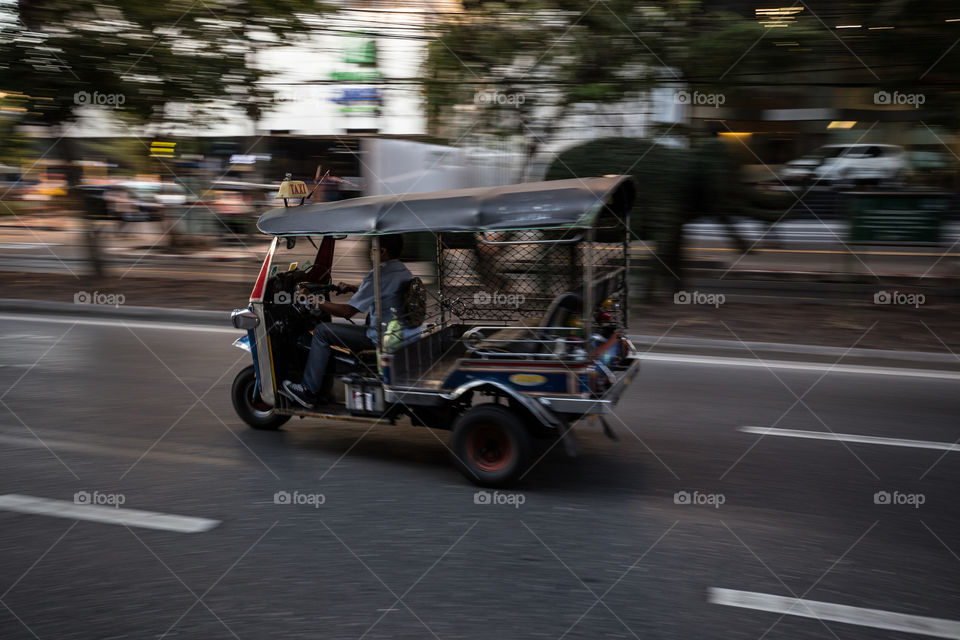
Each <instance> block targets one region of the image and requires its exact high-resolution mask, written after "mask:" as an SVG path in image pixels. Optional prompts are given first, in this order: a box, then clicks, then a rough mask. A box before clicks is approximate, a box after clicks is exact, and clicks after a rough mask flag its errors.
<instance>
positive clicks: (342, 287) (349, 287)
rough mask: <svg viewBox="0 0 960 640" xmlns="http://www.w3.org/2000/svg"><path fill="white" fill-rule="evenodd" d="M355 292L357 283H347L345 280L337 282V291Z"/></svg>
mask: <svg viewBox="0 0 960 640" xmlns="http://www.w3.org/2000/svg"><path fill="white" fill-rule="evenodd" d="M356 292H357V285H355V284H347V283H346V282H340V283H338V284H337V293H340V294H344V293H356Z"/></svg>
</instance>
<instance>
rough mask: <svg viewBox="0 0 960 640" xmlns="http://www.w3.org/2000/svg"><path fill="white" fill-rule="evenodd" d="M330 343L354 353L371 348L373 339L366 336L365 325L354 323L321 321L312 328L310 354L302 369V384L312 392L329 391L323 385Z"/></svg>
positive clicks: (328, 360)
mask: <svg viewBox="0 0 960 640" xmlns="http://www.w3.org/2000/svg"><path fill="white" fill-rule="evenodd" d="M330 345H336V346H338V347H344V348H346V349H349V350H350V351H353V352H354V353H356V352H359V351H363V350H365V349H373V348H374V346H375V345H374V344H373V341H372V340H370V339H369V338H368V337H367V327H365V326H362V325H354V324H330V323H326V322H322V323H320V324H318V325H317V327H316V328H315V329H314V330H313V340H311V342H310V355H309V356H308V357H307V366H306V367H305V368H304V370H303V385H304V386H305V387H306V388H307V389H309V390H310V391H311V392H313V393H321V392H329V388H328V386H327V385H324V376H325V375H326V373H327V365H328V364H330V351H331V350H330Z"/></svg>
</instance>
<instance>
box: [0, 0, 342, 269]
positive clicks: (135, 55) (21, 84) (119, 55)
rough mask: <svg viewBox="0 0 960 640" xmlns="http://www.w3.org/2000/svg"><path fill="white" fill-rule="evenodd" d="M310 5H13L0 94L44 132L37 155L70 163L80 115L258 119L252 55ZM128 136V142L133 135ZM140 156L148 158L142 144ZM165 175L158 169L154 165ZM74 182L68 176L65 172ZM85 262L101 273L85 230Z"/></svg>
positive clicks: (0, 36)
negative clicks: (46, 140) (231, 112)
mask: <svg viewBox="0 0 960 640" xmlns="http://www.w3.org/2000/svg"><path fill="white" fill-rule="evenodd" d="M327 10H329V8H328V7H327V6H326V5H323V4H320V3H318V2H316V1H314V0H269V1H268V0H238V1H231V0H204V1H203V2H193V1H190V0H169V1H168V2H164V3H160V4H153V3H151V2H140V1H137V0H20V1H19V2H18V3H5V4H2V5H0V90H3V91H5V92H12V93H14V94H16V95H19V96H21V97H22V103H23V104H24V105H25V106H27V107H28V109H29V111H28V114H27V115H28V117H27V119H25V122H28V123H33V124H40V125H44V126H47V127H50V128H52V129H53V131H54V134H55V136H60V137H53V138H51V145H50V148H48V149H47V150H46V152H45V153H44V156H47V157H57V156H59V157H61V158H62V159H64V160H66V161H68V162H71V161H74V160H76V159H77V158H78V156H77V155H76V153H77V149H76V145H74V144H71V143H70V142H69V139H68V138H64V137H63V136H65V135H67V134H69V132H70V126H69V125H70V123H71V122H72V121H74V120H75V119H76V118H77V116H78V114H79V113H80V112H81V111H82V110H83V109H84V108H99V109H102V110H104V111H107V112H109V113H112V114H114V115H115V116H116V118H115V120H116V121H117V122H118V123H121V124H122V125H126V126H130V125H134V124H142V123H147V122H149V123H152V124H163V123H170V122H180V123H186V124H192V125H195V126H198V127H202V126H204V125H205V124H206V123H208V122H211V121H212V120H213V119H214V118H215V117H216V116H215V113H214V112H215V111H222V107H223V106H224V105H231V106H236V107H239V108H240V109H241V110H242V111H243V112H244V113H245V114H246V115H247V116H249V117H250V118H253V119H254V120H256V119H258V118H259V116H260V113H261V111H262V109H263V108H264V106H265V104H266V103H267V102H268V101H269V100H270V99H271V93H270V92H269V91H268V90H266V89H265V88H264V87H263V86H262V85H258V84H257V81H258V80H259V79H260V77H261V75H262V74H263V73H264V70H261V69H257V68H256V67H255V66H254V65H253V60H254V56H255V54H256V52H257V51H258V50H260V49H262V48H265V47H269V46H274V45H276V44H279V43H281V42H283V41H284V40H287V39H290V38H294V37H297V36H298V34H302V32H303V30H304V23H303V22H301V20H300V19H299V17H298V16H300V15H305V14H316V13H318V12H322V11H327ZM135 131H138V130H131V133H132V134H133V135H137V134H136V133H135ZM143 146H144V150H143V153H144V155H145V156H146V155H147V154H148V153H149V151H148V148H149V140H148V141H146V142H144V145H143ZM159 169H161V171H163V172H166V170H167V169H166V167H165V166H161V167H159ZM69 173H70V174H71V175H72V177H73V179H74V180H75V179H76V173H77V172H75V171H70V172H69ZM89 227H90V229H91V232H90V233H89V234H88V236H89V240H90V255H91V260H92V262H93V266H94V271H95V272H96V274H97V275H98V276H99V275H102V273H103V265H102V261H101V259H100V256H99V251H98V250H97V241H96V233H95V231H94V229H95V227H94V225H92V224H91V225H89Z"/></svg>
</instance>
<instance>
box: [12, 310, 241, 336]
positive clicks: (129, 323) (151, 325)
mask: <svg viewBox="0 0 960 640" xmlns="http://www.w3.org/2000/svg"><path fill="white" fill-rule="evenodd" d="M0 320H18V321H21V322H54V323H58V324H78V325H84V326H93V327H121V328H123V327H130V328H132V329H166V330H168V331H212V332H214V333H230V334H232V335H235V336H238V337H239V336H241V335H244V334H245V333H246V332H245V331H243V330H241V329H233V328H230V327H226V326H224V327H214V326H208V325H202V324H187V323H184V322H144V321H140V320H101V319H89V318H77V317H74V316H62V317H61V316H41V315H34V314H30V313H24V314H19V313H0ZM227 323H229V319H224V324H227Z"/></svg>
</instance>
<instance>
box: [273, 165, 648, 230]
mask: <svg viewBox="0 0 960 640" xmlns="http://www.w3.org/2000/svg"><path fill="white" fill-rule="evenodd" d="M635 195H636V189H635V187H634V184H633V179H632V178H631V177H630V176H607V177H603V178H573V179H569V180H550V181H547V182H527V183H523V184H514V185H508V186H502V187H476V188H472V189H455V190H449V191H430V192H425V193H405V194H399V195H383V196H366V197H362V198H351V199H349V200H340V201H337V202H325V203H318V204H308V205H301V206H294V207H281V208H277V209H271V210H270V211H267V212H266V213H264V214H263V215H262V216H260V220H259V221H258V222H257V227H258V228H259V229H260V231H262V232H264V233H268V234H270V235H274V236H296V235H326V234H331V235H339V234H345V235H379V234H387V233H413V232H417V231H432V232H447V231H493V230H504V231H507V230H518V229H558V228H589V227H591V226H592V225H593V224H594V222H595V221H596V218H597V216H598V215H599V214H600V212H601V211H602V210H603V208H604V205H607V206H608V207H609V208H610V209H611V210H612V212H613V213H614V214H615V215H617V216H618V217H621V218H623V217H625V216H626V215H627V214H628V213H629V211H630V208H631V207H632V206H633V200H634V197H635Z"/></svg>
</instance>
